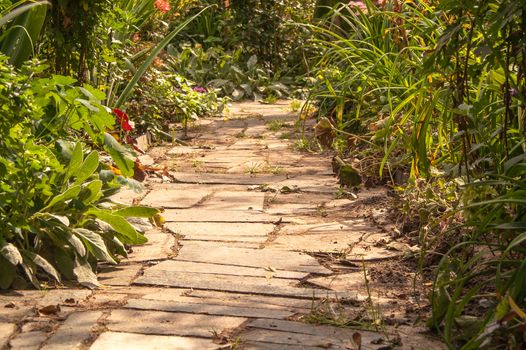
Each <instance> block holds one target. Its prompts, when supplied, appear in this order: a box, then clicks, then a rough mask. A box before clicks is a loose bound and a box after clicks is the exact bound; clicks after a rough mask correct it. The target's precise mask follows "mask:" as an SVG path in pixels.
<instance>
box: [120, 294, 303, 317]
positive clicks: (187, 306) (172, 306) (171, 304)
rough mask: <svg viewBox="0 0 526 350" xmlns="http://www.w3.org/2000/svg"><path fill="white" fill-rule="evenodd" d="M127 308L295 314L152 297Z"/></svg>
mask: <svg viewBox="0 0 526 350" xmlns="http://www.w3.org/2000/svg"><path fill="white" fill-rule="evenodd" d="M125 307H126V308H130V309H139V310H157V311H168V312H183V313H190V314H203V315H216V316H234V317H247V318H249V317H251V318H256V317H258V318H273V319H285V318H288V317H291V316H293V315H294V312H292V311H287V310H279V309H269V308H258V307H255V306H254V307H246V306H240V305H233V304H230V305H226V304H225V303H223V304H219V303H211V302H210V301H201V302H193V303H189V302H182V301H173V300H171V301H166V300H152V299H130V300H128V303H127V304H126V305H125Z"/></svg>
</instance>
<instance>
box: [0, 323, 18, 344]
mask: <svg viewBox="0 0 526 350" xmlns="http://www.w3.org/2000/svg"><path fill="white" fill-rule="evenodd" d="M15 330H16V324H13V323H5V322H0V349H3V348H4V347H5V346H6V345H7V343H8V341H9V337H10V336H11V334H13V333H14V332H15Z"/></svg>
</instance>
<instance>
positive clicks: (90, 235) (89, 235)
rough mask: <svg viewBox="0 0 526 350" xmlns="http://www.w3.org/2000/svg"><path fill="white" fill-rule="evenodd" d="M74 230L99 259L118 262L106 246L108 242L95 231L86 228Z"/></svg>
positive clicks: (113, 262)
mask: <svg viewBox="0 0 526 350" xmlns="http://www.w3.org/2000/svg"><path fill="white" fill-rule="evenodd" d="M73 232H75V234H77V235H78V236H79V237H80V238H81V239H82V240H83V241H84V243H85V244H86V246H87V247H88V250H89V251H90V252H91V253H92V254H93V255H94V256H95V257H96V258H97V259H98V260H103V261H105V262H108V263H110V264H117V262H116V261H115V260H114V259H113V258H112V256H111V255H110V253H109V252H108V249H107V248H106V243H104V239H102V237H101V236H100V235H99V234H98V233H96V232H93V231H90V230H86V229H83V228H77V229H74V230H73Z"/></svg>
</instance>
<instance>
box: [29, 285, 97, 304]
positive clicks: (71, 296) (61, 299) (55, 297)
mask: <svg viewBox="0 0 526 350" xmlns="http://www.w3.org/2000/svg"><path fill="white" fill-rule="evenodd" d="M91 294H92V291H91V290H87V289H73V288H68V289H50V290H47V291H46V292H45V293H44V297H43V298H42V299H40V300H39V301H38V303H37V306H38V307H44V306H48V305H57V304H67V305H71V303H68V302H66V300H74V301H75V303H82V302H83V301H85V300H86V299H87V298H88V297H89V296H90V295H91Z"/></svg>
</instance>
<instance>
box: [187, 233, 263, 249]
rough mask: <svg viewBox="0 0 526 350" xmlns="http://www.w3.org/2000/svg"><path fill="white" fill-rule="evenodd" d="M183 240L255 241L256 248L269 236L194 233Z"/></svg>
mask: <svg viewBox="0 0 526 350" xmlns="http://www.w3.org/2000/svg"><path fill="white" fill-rule="evenodd" d="M183 241H201V242H220V243H221V242H223V243H224V242H230V243H253V245H255V246H256V248H259V246H260V245H261V244H262V243H265V242H266V241H267V237H262V236H210V235H194V236H192V238H184V239H183Z"/></svg>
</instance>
